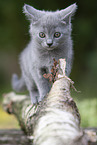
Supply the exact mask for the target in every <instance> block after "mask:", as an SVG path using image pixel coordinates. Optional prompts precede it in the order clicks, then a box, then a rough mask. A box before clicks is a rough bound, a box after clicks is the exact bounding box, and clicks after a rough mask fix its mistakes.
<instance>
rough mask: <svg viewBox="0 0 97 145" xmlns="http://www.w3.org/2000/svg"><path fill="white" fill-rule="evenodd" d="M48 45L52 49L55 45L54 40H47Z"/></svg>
mask: <svg viewBox="0 0 97 145" xmlns="http://www.w3.org/2000/svg"><path fill="white" fill-rule="evenodd" d="M46 43H47V45H48V46H49V47H50V46H51V45H52V44H53V40H52V39H47V42H46Z"/></svg>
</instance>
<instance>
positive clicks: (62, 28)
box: [12, 4, 77, 104]
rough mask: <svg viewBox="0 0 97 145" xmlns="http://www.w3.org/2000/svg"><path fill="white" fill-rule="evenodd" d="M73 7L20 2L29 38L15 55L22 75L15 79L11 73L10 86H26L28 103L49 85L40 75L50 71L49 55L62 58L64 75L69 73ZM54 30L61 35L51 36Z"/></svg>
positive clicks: (38, 96) (40, 95) (16, 87)
mask: <svg viewBox="0 0 97 145" xmlns="http://www.w3.org/2000/svg"><path fill="white" fill-rule="evenodd" d="M76 8H77V6H76V4H73V5H71V6H69V7H67V8H66V9H63V10H61V11H59V10H58V11H55V12H51V11H40V10H36V9H35V8H33V7H31V6H29V5H26V4H25V5H24V8H23V12H24V13H25V14H26V16H27V18H28V19H29V20H30V30H29V32H30V35H31V41H30V43H29V44H28V45H27V47H26V48H25V49H24V51H23V52H22V53H21V54H20V57H19V58H20V67H21V71H22V77H21V79H20V80H19V79H18V77H17V76H16V75H13V78H12V87H13V89H14V90H16V91H20V90H23V89H24V88H25V85H26V87H27V90H28V91H29V94H30V96H31V102H32V103H34V104H35V103H37V102H39V101H42V99H43V98H44V96H46V94H47V93H48V92H49V90H50V88H51V85H50V83H49V82H48V80H47V79H45V78H44V77H43V74H44V73H50V70H51V66H52V65H53V58H55V59H56V60H58V59H59V58H66V61H67V67H66V74H67V76H69V74H70V72H71V66H72V57H73V50H72V39H71V30H72V29H71V17H72V15H73V14H74V12H75V11H76ZM40 32H43V33H44V34H45V37H44V38H41V37H40V36H39V33H40ZM55 32H60V34H61V36H60V37H58V38H55V37H54V33H55ZM44 34H43V36H44Z"/></svg>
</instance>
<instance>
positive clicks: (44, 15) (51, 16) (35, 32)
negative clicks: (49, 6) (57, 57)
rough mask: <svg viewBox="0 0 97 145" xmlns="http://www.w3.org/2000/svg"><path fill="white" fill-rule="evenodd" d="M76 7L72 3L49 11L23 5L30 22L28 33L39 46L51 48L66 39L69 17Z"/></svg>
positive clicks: (69, 22)
mask: <svg viewBox="0 0 97 145" xmlns="http://www.w3.org/2000/svg"><path fill="white" fill-rule="evenodd" d="M76 8H77V5H76V4H73V5H71V6H69V7H67V8H66V9H64V10H60V11H55V12H50V11H40V10H36V9H35V8H33V7H31V6H29V5H24V13H25V14H26V16H27V18H28V19H29V20H30V22H31V24H30V35H31V36H32V38H33V40H35V41H36V43H38V45H39V47H40V48H44V49H47V50H53V49H55V48H58V47H60V44H63V43H64V42H65V41H67V39H68V37H69V36H70V35H71V17H72V15H73V14H74V12H75V11H76ZM41 46H42V47H41Z"/></svg>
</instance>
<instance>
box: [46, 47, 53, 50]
mask: <svg viewBox="0 0 97 145" xmlns="http://www.w3.org/2000/svg"><path fill="white" fill-rule="evenodd" d="M46 49H47V50H53V49H54V47H46Z"/></svg>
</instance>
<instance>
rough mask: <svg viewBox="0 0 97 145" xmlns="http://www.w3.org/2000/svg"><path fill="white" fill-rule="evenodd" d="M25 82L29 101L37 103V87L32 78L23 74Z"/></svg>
mask: <svg viewBox="0 0 97 145" xmlns="http://www.w3.org/2000/svg"><path fill="white" fill-rule="evenodd" d="M25 82H26V86H27V89H28V91H29V95H30V97H31V103H32V104H37V102H38V99H37V98H38V96H39V93H38V89H37V87H36V85H35V82H34V80H33V79H30V78H28V77H27V76H25Z"/></svg>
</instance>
